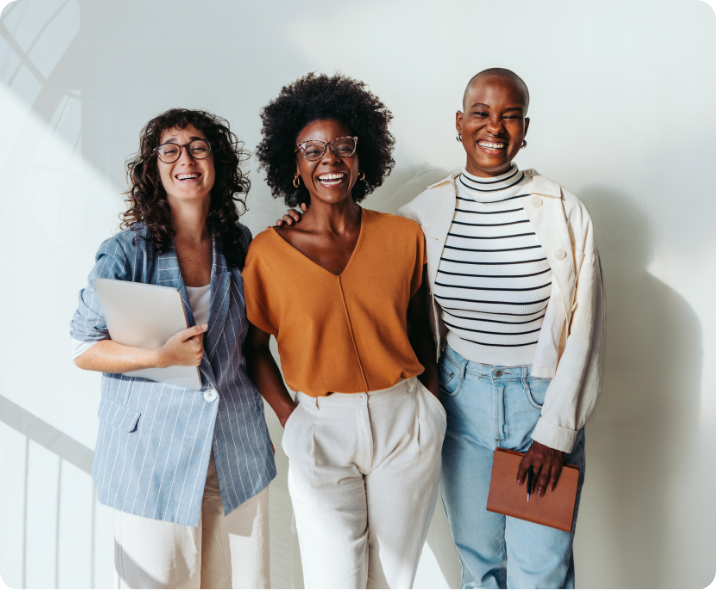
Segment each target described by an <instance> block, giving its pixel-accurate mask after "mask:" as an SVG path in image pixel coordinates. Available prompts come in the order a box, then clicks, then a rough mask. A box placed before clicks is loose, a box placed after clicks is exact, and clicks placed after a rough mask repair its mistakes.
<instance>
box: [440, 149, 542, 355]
mask: <svg viewBox="0 0 716 590" xmlns="http://www.w3.org/2000/svg"><path fill="white" fill-rule="evenodd" d="M455 184H456V186H457V201H456V206H455V213H454V216H453V221H452V224H451V226H450V231H449V232H448V235H447V240H446V241H445V248H444V249H443V253H442V257H441V259H440V265H439V267H438V275H437V279H436V281H435V298H436V300H437V301H438V303H439V304H440V306H441V308H442V320H443V322H444V323H445V325H446V326H447V328H448V335H447V341H448V343H449V344H450V346H451V347H452V348H453V349H454V350H455V351H456V352H458V353H459V354H460V355H462V356H463V357H464V358H466V359H469V360H471V361H474V362H478V363H483V364H488V365H501V366H518V365H530V364H532V359H533V357H534V353H535V349H536V347H537V339H538V337H539V331H540V329H541V327H542V322H543V318H544V316H545V312H546V309H547V303H548V301H549V297H550V293H551V285H552V271H551V269H550V266H549V263H548V262H547V257H546V256H545V253H544V251H543V250H542V246H541V244H540V243H539V241H538V239H537V236H536V235H535V232H534V228H533V227H532V224H531V223H530V221H529V219H528V217H527V214H526V213H525V210H524V209H523V208H522V205H521V204H520V198H521V197H525V196H529V195H530V193H531V184H532V179H531V178H530V177H529V176H526V175H525V174H524V172H522V171H520V170H519V169H518V168H517V166H516V165H515V164H514V163H513V164H512V167H511V168H510V170H509V171H508V172H506V173H505V174H502V175H500V176H494V177H490V178H479V177H477V176H473V175H471V174H469V173H468V172H467V171H466V170H463V172H462V174H461V175H460V176H458V177H457V178H456V179H455Z"/></svg>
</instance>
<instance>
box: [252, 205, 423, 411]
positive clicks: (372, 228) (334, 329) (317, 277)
mask: <svg viewBox="0 0 716 590" xmlns="http://www.w3.org/2000/svg"><path fill="white" fill-rule="evenodd" d="M425 262H426V259H425V239H424V237H423V232H422V230H421V229H420V226H419V225H418V224H417V223H415V222H414V221H412V220H410V219H404V218H402V217H397V216H395V215H388V214H386V213H378V212H376V211H371V210H369V209H361V228H360V234H359V236H358V241H357V242H356V246H355V249H354V250H353V254H352V256H351V258H350V260H349V261H348V264H347V265H346V267H345V268H344V269H343V272H342V273H341V274H340V275H335V274H333V273H331V272H329V271H327V270H326V269H325V268H323V267H322V266H320V265H318V264H316V263H315V262H313V261H312V260H311V259H309V258H308V257H307V256H305V255H304V254H302V253H301V252H299V251H298V250H296V249H295V248H294V247H293V246H291V245H290V244H289V243H288V242H286V241H285V240H284V239H283V238H282V237H281V236H280V235H279V234H278V233H277V232H276V231H275V230H274V229H268V230H266V231H263V232H261V233H260V234H259V235H257V236H256V238H255V239H254V240H253V242H252V243H251V246H250V247H249V251H248V254H247V258H246V266H245V267H244V270H243V272H242V275H243V278H244V293H245V296H246V314H247V316H248V318H249V321H250V322H251V323H252V324H254V325H255V326H257V327H258V328H260V329H262V330H263V331H264V332H268V333H269V334H272V335H274V336H275V337H276V341H277V342H278V352H279V355H280V356H281V368H282V370H283V376H284V379H285V380H286V384H287V385H288V386H289V387H290V388H291V389H292V390H294V391H302V392H303V393H305V394H307V395H310V396H313V397H318V396H324V395H328V394H329V393H332V392H334V391H339V392H341V393H358V392H367V391H375V390H378V389H385V388H388V387H392V386H393V385H395V384H396V383H398V382H399V381H400V380H401V379H408V378H410V377H413V376H415V375H420V374H421V373H422V372H423V366H422V365H421V364H420V362H419V361H418V359H417V357H416V356H415V353H414V352H413V348H412V346H411V345H410V342H409V341H408V330H407V312H408V302H409V301H410V299H411V298H412V296H413V295H415V293H416V292H417V290H418V288H419V287H420V283H421V281H422V273H423V265H424V264H425Z"/></svg>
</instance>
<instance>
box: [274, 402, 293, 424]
mask: <svg viewBox="0 0 716 590" xmlns="http://www.w3.org/2000/svg"><path fill="white" fill-rule="evenodd" d="M296 407H297V406H296V405H295V404H292V405H289V404H286V405H285V407H284V408H283V409H282V411H281V413H280V414H277V417H278V421H279V422H280V423H281V426H282V427H285V426H286V422H288V418H289V417H290V416H291V414H293V412H294V410H295V409H296Z"/></svg>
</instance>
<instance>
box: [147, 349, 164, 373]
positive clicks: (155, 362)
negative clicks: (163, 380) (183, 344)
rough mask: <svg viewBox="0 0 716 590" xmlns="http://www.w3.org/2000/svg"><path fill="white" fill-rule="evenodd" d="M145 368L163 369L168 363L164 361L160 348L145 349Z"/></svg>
mask: <svg viewBox="0 0 716 590" xmlns="http://www.w3.org/2000/svg"><path fill="white" fill-rule="evenodd" d="M147 364H148V367H147V368H152V369H153V368H156V369H165V368H166V367H168V366H169V365H168V364H167V362H166V358H165V355H163V354H162V349H161V348H157V349H156V350H148V351H147Z"/></svg>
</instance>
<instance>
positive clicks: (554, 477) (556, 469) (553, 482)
mask: <svg viewBox="0 0 716 590" xmlns="http://www.w3.org/2000/svg"><path fill="white" fill-rule="evenodd" d="M561 473H562V464H561V463H557V462H555V464H554V465H552V472H551V474H550V477H549V491H550V492H553V491H554V488H556V487H557V481H558V480H559V476H560V474H561Z"/></svg>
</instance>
